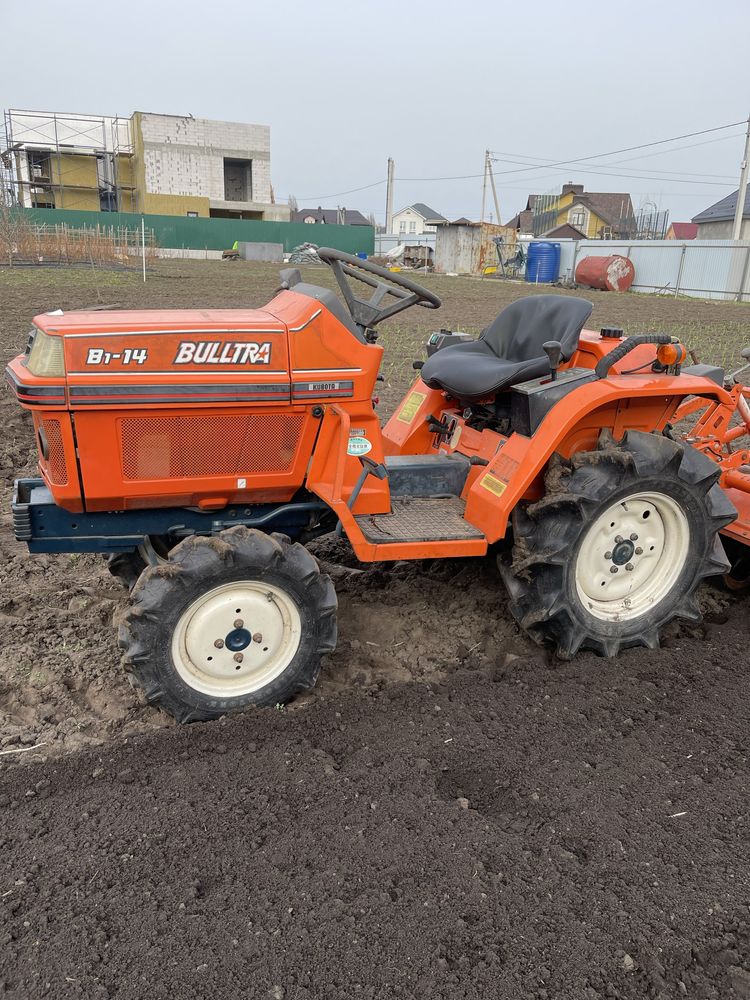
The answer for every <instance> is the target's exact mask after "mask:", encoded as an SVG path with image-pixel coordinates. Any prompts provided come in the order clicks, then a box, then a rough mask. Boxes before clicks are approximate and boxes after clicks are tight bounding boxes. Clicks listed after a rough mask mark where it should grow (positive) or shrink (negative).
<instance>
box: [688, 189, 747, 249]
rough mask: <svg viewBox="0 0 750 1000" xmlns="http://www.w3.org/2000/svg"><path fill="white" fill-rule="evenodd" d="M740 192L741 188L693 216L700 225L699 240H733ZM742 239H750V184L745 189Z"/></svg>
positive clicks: (694, 220)
mask: <svg viewBox="0 0 750 1000" xmlns="http://www.w3.org/2000/svg"><path fill="white" fill-rule="evenodd" d="M738 194H739V188H738V189H737V191H733V192H732V193H731V194H728V195H727V196H726V198H722V199H721V201H717V202H716V204H715V205H711V206H710V207H709V208H706V209H704V210H703V211H702V212H699V213H698V215H694V216H693V222H694V223H696V225H697V226H698V239H699V240H731V238H732V229H733V227H734V213H735V209H736V208H737V196H738ZM740 239H742V240H750V184H748V186H747V188H746V189H745V204H744V205H743V206H742V228H741V230H740Z"/></svg>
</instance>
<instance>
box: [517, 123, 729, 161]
mask: <svg viewBox="0 0 750 1000" xmlns="http://www.w3.org/2000/svg"><path fill="white" fill-rule="evenodd" d="M744 124H745V119H743V120H742V121H741V122H730V124H729V125H716V126H715V127H714V128H704V129H701V130H700V131H699V132H686V133H685V134H684V135H675V136H673V137H672V138H671V139H656V140H654V141H653V142H642V143H640V144H639V145H637V146H624V147H623V148H622V149H612V150H610V151H609V152H608V153H593V154H592V155H591V156H579V157H577V158H576V159H574V160H558V161H557V162H555V163H548V164H546V166H549V167H567V166H569V165H570V164H571V163H586V162H588V161H589V160H601V159H602V158H603V157H605V156H617V155H618V154H619V153H632V152H633V151H634V150H636V149H649V148H650V147H651V146H663V145H665V144H666V143H668V142H679V140H680V139H692V138H694V137H695V136H696V135H708V134H709V132H721V131H722V130H724V129H727V128H736V127H737V126H738V125H744ZM602 166H604V164H602ZM538 169H539V168H538V167H524V168H521V169H520V170H503V171H502V173H503V174H520V173H524V171H525V170H538Z"/></svg>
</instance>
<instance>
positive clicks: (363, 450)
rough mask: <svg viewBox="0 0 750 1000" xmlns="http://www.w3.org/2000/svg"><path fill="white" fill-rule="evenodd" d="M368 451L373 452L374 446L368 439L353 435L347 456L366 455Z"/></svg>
mask: <svg viewBox="0 0 750 1000" xmlns="http://www.w3.org/2000/svg"><path fill="white" fill-rule="evenodd" d="M368 451H372V444H371V443H370V442H369V441H368V440H367V438H366V437H359V436H358V435H355V434H353V435H352V436H351V437H350V438H349V447H348V448H347V449H346V453H347V455H366V454H367V453H368Z"/></svg>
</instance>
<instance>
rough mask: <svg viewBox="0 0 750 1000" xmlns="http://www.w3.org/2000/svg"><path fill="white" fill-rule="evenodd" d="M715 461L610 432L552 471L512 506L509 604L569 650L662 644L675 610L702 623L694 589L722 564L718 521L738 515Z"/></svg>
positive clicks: (536, 631)
mask: <svg viewBox="0 0 750 1000" xmlns="http://www.w3.org/2000/svg"><path fill="white" fill-rule="evenodd" d="M718 477H719V469H718V467H717V465H716V464H715V463H714V462H712V461H711V460H710V459H708V458H706V457H705V456H704V455H701V454H700V453H699V452H697V451H695V450H694V449H692V448H690V447H688V446H686V445H683V444H680V443H679V442H676V441H671V440H669V439H668V438H665V437H661V436H659V435H656V434H645V433H642V432H639V431H629V432H628V433H627V434H626V435H625V437H624V438H623V440H622V441H621V442H619V443H616V442H615V441H614V440H613V439H612V437H611V435H609V434H603V435H602V438H601V440H600V442H599V447H598V448H597V450H596V451H593V452H581V453H578V454H576V455H574V456H573V457H572V459H570V460H569V461H563V460H562V459H560V460H559V461H558V462H557V464H556V465H554V466H553V467H551V468H550V471H549V472H548V474H547V478H546V493H545V496H544V497H543V498H542V500H540V501H539V502H538V503H535V504H531V505H529V506H527V507H526V508H518V509H517V510H516V511H515V512H514V517H513V532H514V542H515V544H514V549H513V561H512V564H511V565H504V566H501V570H502V572H503V576H504V579H505V583H506V586H507V587H508V590H509V592H510V595H511V611H512V613H513V615H514V617H515V618H516V620H517V621H518V622H519V624H520V625H521V626H522V627H523V628H524V629H526V630H527V631H528V632H529V634H530V635H531V636H532V638H534V639H536V640H537V641H538V642H550V643H552V644H553V645H554V646H555V648H556V651H557V653H558V655H559V656H561V657H562V658H569V657H571V656H573V655H574V654H575V653H576V651H577V650H578V649H580V648H582V647H583V648H589V649H593V650H595V651H597V652H599V653H602V654H604V655H605V656H614V655H616V654H617V653H618V652H619V651H620V650H621V649H626V648H628V647H631V646H647V647H649V648H652V649H653V648H656V647H657V646H658V645H659V635H660V631H661V629H662V628H663V626H664V625H666V624H667V622H669V621H671V620H672V619H673V618H684V619H688V620H693V621H697V620H699V619H700V612H699V609H698V605H697V602H696V599H695V590H696V588H697V586H698V584H699V582H700V581H701V580H702V579H703V578H704V577H706V576H714V575H718V574H721V573H724V572H726V569H727V568H728V562H727V559H726V556H725V554H724V550H723V548H722V544H721V541H720V539H719V536H718V532H719V529H720V528H721V527H723V526H724V525H725V524H728V523H729V522H730V521H732V520H734V518H735V517H736V512H735V510H734V508H733V507H732V505H731V504H730V503H729V501H728V500H727V498H726V496H725V495H724V493H723V492H722V490H721V489H720V488H719V486H718V485H716V482H717V479H718Z"/></svg>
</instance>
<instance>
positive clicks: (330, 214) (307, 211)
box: [289, 208, 371, 226]
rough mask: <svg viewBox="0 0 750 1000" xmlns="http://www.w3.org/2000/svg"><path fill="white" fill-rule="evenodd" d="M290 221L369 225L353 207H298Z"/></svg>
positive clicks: (332, 224) (337, 224) (336, 224)
mask: <svg viewBox="0 0 750 1000" xmlns="http://www.w3.org/2000/svg"><path fill="white" fill-rule="evenodd" d="M289 221H290V222H309V223H314V222H318V223H323V224H324V225H327V226H369V225H371V223H370V222H369V221H368V220H367V219H366V218H365V217H364V215H362V213H361V212H358V211H357V210H356V209H353V208H300V209H298V210H297V211H296V212H292V214H291V219H290V220H289Z"/></svg>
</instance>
